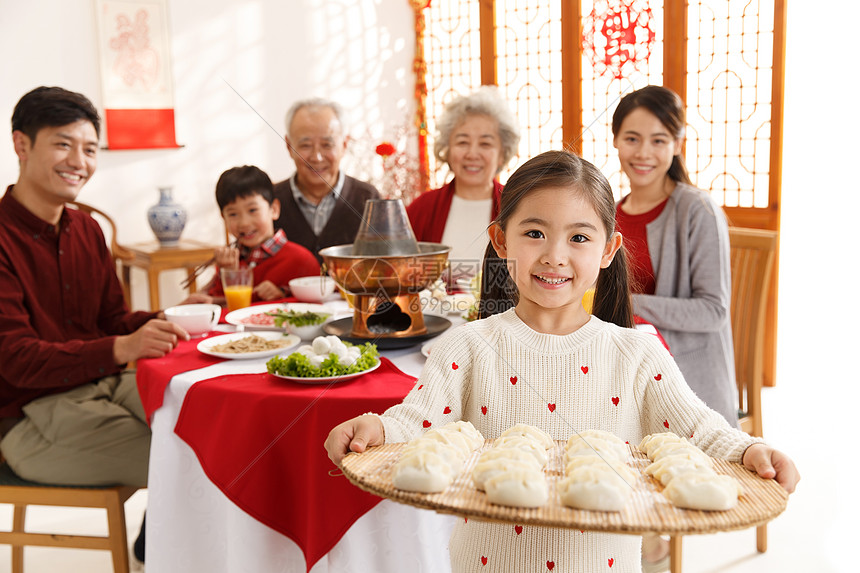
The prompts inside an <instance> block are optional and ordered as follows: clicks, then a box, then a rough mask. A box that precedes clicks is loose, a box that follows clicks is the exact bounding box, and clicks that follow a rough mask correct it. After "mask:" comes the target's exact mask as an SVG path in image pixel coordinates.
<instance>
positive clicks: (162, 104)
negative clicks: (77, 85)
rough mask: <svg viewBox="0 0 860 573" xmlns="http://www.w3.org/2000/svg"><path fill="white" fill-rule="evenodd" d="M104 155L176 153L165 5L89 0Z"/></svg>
mask: <svg viewBox="0 0 860 573" xmlns="http://www.w3.org/2000/svg"><path fill="white" fill-rule="evenodd" d="M94 1H95V9H96V20H97V22H98V46H99V59H100V70H101V83H102V98H103V102H104V108H105V138H106V141H107V148H108V149H151V148H172V147H179V146H178V145H177V144H176V133H175V129H174V114H173V72H172V69H171V52H170V26H169V22H168V5H167V0H94Z"/></svg>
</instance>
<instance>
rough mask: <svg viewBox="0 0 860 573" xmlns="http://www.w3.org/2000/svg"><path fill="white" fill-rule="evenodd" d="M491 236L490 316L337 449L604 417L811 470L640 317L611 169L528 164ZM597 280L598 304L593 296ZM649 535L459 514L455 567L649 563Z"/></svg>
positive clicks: (486, 301)
mask: <svg viewBox="0 0 860 573" xmlns="http://www.w3.org/2000/svg"><path fill="white" fill-rule="evenodd" d="M489 235H490V241H491V244H490V246H489V247H488V249H487V255H486V256H485V260H484V271H483V279H482V291H483V292H482V296H481V300H482V304H483V307H482V317H484V318H482V320H478V321H475V322H473V323H470V324H466V325H463V326H461V327H458V328H456V329H453V330H451V331H449V332H448V333H446V334H445V335H444V336H442V337H441V338H440V340H439V341H438V342H437V343H435V344H434V345H433V353H432V354H431V356H430V358H429V359H428V361H427V364H426V365H425V367H424V370H423V371H422V373H421V376H420V377H419V379H418V382H417V384H416V386H415V388H414V389H413V390H412V391H411V392H410V393H409V395H407V396H406V398H404V400H403V402H402V403H401V404H398V405H396V406H393V407H391V408H389V409H388V410H387V411H386V412H385V413H383V414H382V415H380V416H376V415H365V416H359V417H358V418H354V419H352V420H349V421H347V422H344V423H343V424H340V425H339V426H337V427H336V428H334V429H333V430H332V431H331V433H330V434H329V436H328V439H327V440H326V449H327V450H328V452H329V457H330V458H331V459H332V461H334V462H335V463H336V464H339V463H340V460H341V459H342V458H343V456H344V455H345V454H346V453H347V452H349V451H353V452H362V451H364V450H365V449H366V448H367V447H368V446H375V445H380V444H383V443H385V442H402V441H408V440H411V439H413V438H415V437H416V436H418V435H420V434H421V433H422V432H424V431H426V430H427V429H429V428H434V427H439V426H442V425H444V424H446V423H448V422H452V421H455V420H468V421H470V422H472V424H474V426H475V427H476V428H477V429H478V430H480V431H481V433H482V434H483V435H484V437H485V438H488V439H494V438H496V437H497V436H498V435H499V434H500V433H501V432H502V431H504V430H505V429H507V428H509V427H511V426H513V425H515V424H518V423H526V424H531V425H534V426H537V427H539V428H541V429H542V430H544V431H545V432H547V433H548V434H550V435H551V436H552V437H553V439H556V440H567V439H568V438H569V437H570V436H571V435H573V434H575V433H577V432H579V431H581V430H585V429H599V430H606V431H610V432H612V433H614V434H616V435H617V436H619V437H620V438H621V439H623V440H625V441H629V442H630V443H632V444H637V443H639V441H640V440H641V439H642V437H643V436H645V435H647V434H650V433H656V432H664V431H667V429H668V430H669V431H672V432H676V433H677V434H679V435H682V436H684V437H687V438H689V439H690V441H692V442H693V443H694V444H696V445H697V446H699V447H700V448H702V449H703V450H704V451H705V452H706V453H707V454H709V455H711V456H713V457H718V458H722V459H727V460H730V461H735V462H741V463H743V464H744V465H745V466H746V467H747V468H749V469H751V470H754V471H757V472H758V473H759V475H761V476H762V477H765V478H773V477H776V479H777V481H779V483H781V484H782V485H783V486H784V487H785V489H786V490H788V491H789V492H791V491H793V490H794V487H795V485H796V483H797V481H798V480H799V479H800V476H799V474H798V472H797V470H796V468H795V466H794V463H793V462H792V461H791V460H790V459H789V458H788V457H787V456H785V455H784V454H782V453H781V452H779V451H777V450H774V449H773V448H771V447H769V446H767V445H765V444H763V443H761V440H759V439H757V438H752V437H750V436H748V435H747V434H745V433H743V432H740V431H738V430H735V429H733V428H732V427H730V426H729V425H728V423H727V422H726V421H725V420H724V419H723V417H722V416H720V415H719V414H717V413H716V412H714V411H713V410H710V409H709V408H708V407H707V406H706V405H705V404H704V403H703V402H702V401H701V400H699V399H698V398H697V397H696V395H695V394H694V393H693V392H692V391H691V390H690V388H689V387H688V386H687V385H686V383H685V382H684V378H683V376H682V375H681V373H680V371H679V370H678V367H677V365H676V364H675V362H674V361H673V360H672V357H671V356H670V355H669V353H668V352H667V351H666V349H665V348H664V347H663V346H662V345H661V344H660V342H659V340H658V339H657V337H654V336H652V335H650V334H647V333H642V332H638V331H636V330H635V329H633V328H631V327H632V323H633V316H632V310H631V306H630V293H629V287H628V284H627V267H626V261H625V256H624V251H623V249H621V243H622V238H621V235H620V234H619V233H617V232H615V208H614V203H613V197H612V190H611V188H610V186H609V183H608V181H607V180H606V178H605V177H604V176H603V175H602V174H601V173H600V171H599V170H597V169H596V168H595V167H594V166H593V165H591V164H590V163H588V162H587V161H584V160H583V159H581V158H579V157H577V156H576V155H573V154H570V153H567V152H547V153H544V154H541V155H539V156H537V157H535V158H534V159H532V160H530V161H528V162H526V163H525V164H524V165H523V166H522V167H520V168H519V169H518V170H517V171H516V172H515V173H514V174H513V175H512V176H511V178H510V179H509V181H508V183H507V185H506V186H505V191H504V192H503V193H502V202H501V209H500V214H499V217H498V218H497V219H496V221H494V222H493V223H492V224H491V226H490V229H489ZM595 284H596V292H595V297H594V307H593V313H594V314H593V316H592V315H589V314H588V313H587V312H586V311H585V309H584V308H583V307H582V304H581V300H582V296H583V294H584V292H585V291H586V290H587V289H588V288H590V287H592V286H594V285H595ZM640 544H641V539H640V538H639V537H637V536H632V535H612V534H606V533H592V532H588V531H585V532H581V531H579V530H571V529H562V528H550V527H529V526H525V527H521V526H519V525H518V524H514V523H511V524H499V523H487V522H480V521H475V520H468V521H466V520H463V521H462V522H460V523H459V524H458V525H457V526H456V527H455V529H454V532H453V534H452V536H451V543H450V554H451V555H450V556H451V566H452V570H453V571H455V572H460V571H482V572H485V571H510V572H525V571H548V570H552V571H555V572H558V571H611V572H612V573H615V572H617V571H623V572H638V571H640Z"/></svg>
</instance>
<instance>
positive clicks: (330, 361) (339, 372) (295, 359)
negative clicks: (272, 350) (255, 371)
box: [266, 342, 379, 378]
mask: <svg viewBox="0 0 860 573" xmlns="http://www.w3.org/2000/svg"><path fill="white" fill-rule="evenodd" d="M344 344H345V345H346V346H347V347H349V346H352V344H350V343H349V342H344ZM358 348H359V349H360V350H361V356H359V357H358V360H356V361H355V362H353V363H352V364H351V365H349V366H346V365H344V364H341V363H340V362H339V361H338V358H337V354H335V353H333V352H332V353H331V354H329V355H328V358H326V359H325V360H323V362H322V364H320V366H319V368H317V367H315V366H314V365H313V364H311V361H310V360H309V359H308V357H307V356H305V355H304V354H300V353H298V352H293V353H292V354H290V355H288V356H273V357H272V358H270V359H269V361H268V362H266V370H268V372H269V373H270V374H279V375H281V376H291V377H293V378H325V377H329V376H345V375H347V374H356V373H358V372H364V371H365V370H367V369H368V368H370V367H372V366H374V365H376V363H377V362H378V361H379V351H378V350H377V349H376V345H375V344H373V343H372V342H365V343H364V344H360V345H358Z"/></svg>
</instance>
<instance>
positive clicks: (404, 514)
mask: <svg viewBox="0 0 860 573" xmlns="http://www.w3.org/2000/svg"><path fill="white" fill-rule="evenodd" d="M284 302H290V301H289V300H287V301H284ZM325 304H326V305H327V306H329V308H331V309H332V312H333V313H334V317H335V318H336V317H338V316H349V315H350V314H351V310H350V309H349V306H348V305H347V304H346V302H345V301H343V300H340V299H336V300H329V301H327V302H326V303H325ZM446 318H448V319H449V320H450V321H451V323H452V325H453V326H456V325H458V324H461V323H463V322H465V320H464V319H463V318H462V317H461V316H460V315H459V314H448V315H446ZM222 322H223V317H222ZM637 327H638V328H640V329H642V330H646V331H650V332H653V333H654V334H656V335H658V336H659V333H658V332H657V331H656V329H653V327H652V326H651V325H649V324H647V323H645V322H644V321H639V324H638V325H637ZM237 329H238V330H241V329H242V327H241V326H235V325H231V324H221V325H219V328H218V331H214V332H211V333H209V334H208V337H214V336H217V335H218V334H221V333H227V332H234V331H235V330H237ZM210 339H211V338H210ZM200 342H201V339H192V340H189V341H181V342H180V343H179V345H178V346H177V347H176V348H175V349H174V350H173V352H171V353H170V354H168V355H166V356H164V357H162V358H157V359H144V360H140V361H139V362H138V366H137V383H138V390H139V393H140V395H141V400H142V402H143V405H144V409H145V411H146V413H147V418H148V421H149V422H150V426H151V429H152V444H151V449H150V460H149V483H148V490H149V491H148V505H147V514H146V567H147V570H148V572H149V573H174V572H175V573H180V572H181V573H187V572H189V571H205V572H207V573H243V572H248V573H259V572H266V573H278V572H301V571H306V572H312V573H327V572H338V573H352V572H355V573H359V572H362V573H363V572H368V571H373V572H377V573H388V572H390V573H395V572H402V571H433V572H442V573H444V572H446V571H449V570H450V565H449V562H448V557H447V555H448V551H447V546H448V539H449V537H450V534H451V530H452V529H453V526H454V524H455V523H456V520H457V519H460V518H457V517H453V516H451V515H443V514H438V513H435V512H432V511H429V510H425V509H418V508H415V507H412V506H408V505H402V504H399V503H396V502H393V501H390V500H384V499H382V498H379V497H376V496H374V495H372V494H370V493H366V492H364V491H362V490H360V489H358V488H357V487H355V486H353V485H352V484H351V483H350V482H349V481H348V480H347V478H346V477H344V476H343V475H342V474H341V472H340V471H339V470H338V469H337V468H336V467H335V466H334V465H333V464H332V463H331V461H330V460H329V459H328V457H327V454H326V451H325V449H324V447H323V442H324V440H325V438H326V436H327V435H328V433H329V431H330V430H331V429H332V428H333V427H334V426H335V425H337V424H338V423H340V422H342V421H345V420H348V419H350V418H353V417H355V416H358V415H361V414H364V413H368V412H376V413H381V412H383V411H384V410H385V409H386V408H388V407H389V406H392V405H394V404H397V403H399V402H400V401H401V400H402V398H403V397H404V396H405V395H406V394H407V393H408V392H409V391H410V390H411V388H412V387H413V385H414V383H415V380H416V378H417V376H418V375H419V373H420V371H421V368H422V367H423V365H424V360H425V355H424V353H423V352H422V348H423V349H425V350H426V349H427V348H428V347H429V345H430V344H432V339H431V340H429V341H426V342H425V341H420V342H417V343H416V344H414V345H412V346H408V347H405V348H397V349H385V350H382V351H381V352H380V354H381V357H380V365H379V367H378V368H377V369H376V370H375V371H373V372H369V373H367V374H364V375H362V376H358V377H356V378H353V379H350V380H345V381H334V382H328V383H319V384H300V383H296V382H294V381H290V380H284V379H280V378H277V377H275V376H273V375H271V374H268V373H267V371H266V362H267V360H268V358H256V359H245V360H239V359H237V360H229V359H224V358H222V357H217V356H212V355H209V354H204V353H202V352H200V351H199V350H198V345H199V344H200ZM303 342H304V343H307V342H308V341H303Z"/></svg>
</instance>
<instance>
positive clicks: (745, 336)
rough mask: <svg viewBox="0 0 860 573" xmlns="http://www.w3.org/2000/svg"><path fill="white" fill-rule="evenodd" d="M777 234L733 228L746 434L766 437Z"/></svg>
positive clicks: (735, 319) (735, 318) (736, 334)
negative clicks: (765, 385)
mask: <svg viewBox="0 0 860 573" xmlns="http://www.w3.org/2000/svg"><path fill="white" fill-rule="evenodd" d="M777 236H778V234H777V232H776V231H766V230H763V229H745V228H742V227H729V242H730V245H731V264H732V306H731V315H732V337H733V339H734V351H735V376H736V378H737V385H738V400H739V404H740V408H741V411H742V412H743V413H745V414H746V415H745V416H743V417H742V418H741V427H742V428H743V429H744V431H746V432H748V433H750V434H752V435H754V436H761V435H762V420H761V387H762V377H763V368H764V367H763V364H764V357H763V354H764V329H765V307H766V304H767V296H768V286H769V285H770V280H771V275H772V274H773V266H774V258H775V253H776V244H777Z"/></svg>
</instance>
